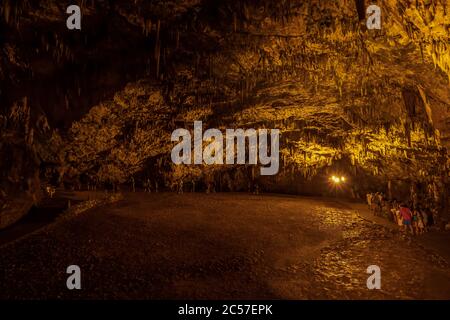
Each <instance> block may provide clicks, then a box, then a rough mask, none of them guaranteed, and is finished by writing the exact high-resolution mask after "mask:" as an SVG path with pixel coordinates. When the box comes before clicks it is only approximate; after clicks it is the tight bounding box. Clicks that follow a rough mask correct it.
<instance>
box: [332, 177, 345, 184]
mask: <svg viewBox="0 0 450 320" xmlns="http://www.w3.org/2000/svg"><path fill="white" fill-rule="evenodd" d="M330 179H331V181H333V182H334V183H336V184H337V183H341V182H345V177H344V176H341V177H340V178H339V177H337V176H331V178H330Z"/></svg>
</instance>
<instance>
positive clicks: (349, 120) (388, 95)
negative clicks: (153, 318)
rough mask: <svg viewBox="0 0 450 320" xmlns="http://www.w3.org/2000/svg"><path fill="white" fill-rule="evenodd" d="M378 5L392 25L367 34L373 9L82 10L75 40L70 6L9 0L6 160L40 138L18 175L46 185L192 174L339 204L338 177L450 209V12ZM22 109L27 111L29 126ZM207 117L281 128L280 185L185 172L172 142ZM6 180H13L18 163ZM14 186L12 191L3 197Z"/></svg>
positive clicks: (204, 169) (89, 4) (199, 170)
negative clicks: (14, 147)
mask: <svg viewBox="0 0 450 320" xmlns="http://www.w3.org/2000/svg"><path fill="white" fill-rule="evenodd" d="M373 2H374V3H377V1H373ZM378 4H379V5H380V7H381V8H382V13H383V25H382V29H381V30H367V29H366V27H365V23H364V22H365V21H364V20H365V19H363V17H362V14H361V12H363V10H362V6H363V5H364V1H353V0H352V1H350V0H347V1H338V2H335V1H325V0H310V1H292V0H291V1H287V0H283V1H277V2H273V1H263V0H246V1H207V0H204V1H200V0H190V1H187V0H186V1H163V2H160V1H141V0H136V1H134V2H130V1H106V0H103V1H102V0H98V1H95V0H93V1H81V2H80V6H81V7H82V11H83V20H82V21H83V27H82V31H80V32H73V31H69V30H67V29H66V28H65V19H66V14H65V8H66V7H67V5H68V2H67V1H52V0H45V1H44V0H41V1H26V0H22V1H11V0H5V1H3V2H2V4H1V5H0V26H1V29H0V44H1V50H0V84H1V85H0V90H1V91H0V106H1V112H2V113H1V117H2V118H1V119H2V123H3V127H2V128H3V129H2V144H1V148H2V153H5V152H7V150H8V149H7V148H8V144H7V143H5V141H7V138H6V137H7V136H8V135H9V134H14V135H17V136H20V137H21V139H24V140H30V137H29V136H30V132H31V131H32V132H33V134H32V135H33V138H32V141H31V142H30V143H29V144H28V145H27V147H25V145H22V147H20V146H19V149H20V148H22V149H23V150H28V149H29V150H33V151H32V152H28V151H27V152H25V151H24V155H23V157H22V158H23V159H24V162H23V164H22V165H19V167H20V168H22V169H14V170H16V171H17V170H19V171H21V172H22V175H23V177H24V179H25V180H26V179H27V177H35V176H36V174H35V173H34V172H36V170H37V172H38V173H39V174H38V175H39V176H40V183H41V184H45V183H50V182H51V183H53V184H63V185H66V186H68V187H70V186H77V185H80V184H86V183H95V184H100V185H105V186H106V185H112V184H116V185H119V184H129V183H130V181H131V180H130V179H131V178H132V177H135V178H136V179H137V180H139V183H140V184H142V183H143V182H145V181H147V179H150V180H152V181H155V182H156V181H159V183H160V185H161V186H165V187H167V188H169V189H176V188H177V185H178V183H179V181H180V179H183V180H184V181H196V185H197V190H201V189H203V190H204V189H206V188H208V185H211V183H213V182H214V184H216V185H221V186H222V185H223V187H220V189H223V190H236V191H243V190H245V189H247V190H248V188H249V185H255V184H258V185H260V186H261V189H262V190H264V191H266V192H286V193H301V194H317V195H319V194H321V195H330V194H332V193H333V192H334V191H333V190H331V191H330V186H329V183H328V182H329V181H328V178H329V175H330V174H333V172H339V171H343V172H344V173H345V175H346V176H348V178H349V183H348V187H346V189H345V190H342V194H343V195H347V196H352V197H358V196H359V197H362V195H364V194H365V193H366V192H368V191H375V190H382V191H385V192H387V191H388V190H387V182H388V181H391V185H392V186H394V187H393V190H391V192H393V193H394V195H393V196H397V197H400V198H406V197H407V195H408V194H409V190H408V191H405V189H408V187H409V186H410V185H411V184H414V185H426V186H431V187H430V188H431V189H437V190H438V191H437V193H438V195H437V196H436V197H438V198H439V199H438V200H436V201H438V202H439V201H440V203H445V201H448V200H445V199H447V198H448V194H446V192H447V191H446V190H448V189H449V188H448V187H449V156H448V151H447V150H448V148H449V146H450V113H449V110H450V108H449V106H450V90H449V88H450V86H449V77H450V67H449V66H450V49H449V34H450V32H449V25H450V22H449V3H448V1H442V0H439V1H428V0H427V1H424V0H420V1H397V0H389V1H383V2H378ZM30 48H32V50H30ZM24 101H26V108H25V109H27V108H28V109H29V111H26V112H25V111H20V112H25V114H28V115H27V116H22V117H19V118H20V119H19V120H17V119H16V118H17V117H16V118H14V117H15V116H14V110H15V109H17V108H18V106H22V107H20V108H23V105H24ZM20 108H19V109H20ZM27 112H28V113H27ZM13 118H14V119H16V120H13ZM195 120H202V121H203V123H204V124H205V129H206V128H208V127H218V128H278V129H280V130H281V140H280V141H281V146H280V147H281V149H280V152H281V154H280V157H281V158H280V160H281V167H280V172H279V174H278V175H277V176H276V177H258V176H257V175H255V174H254V173H252V172H254V171H255V170H254V169H251V168H247V167H244V168H236V167H233V166H231V167H227V166H225V167H220V166H200V167H177V166H174V165H173V164H171V163H170V156H169V154H170V149H171V147H172V143H171V142H170V133H171V132H172V130H174V129H175V128H178V127H183V126H185V127H186V128H190V126H191V125H192V122H193V121H195ZM14 121H16V122H17V121H19V122H20V123H21V124H20V125H16V124H14V123H15V122H14ZM26 127H29V128H31V129H25V128H26ZM27 130H28V131H27ZM27 148H28V149H27ZM32 159H33V160H32ZM30 162H32V163H33V165H29V164H28V163H30ZM342 163H344V164H342ZM25 167H26V168H34V169H33V170H34V171H33V170H32V172H27V171H26V169H25ZM1 170H2V173H3V175H4V177H7V176H8V175H9V174H10V172H14V170H13V169H11V166H10V165H8V164H6V162H5V163H3V162H2V167H1ZM256 171H258V170H256ZM6 179H7V178H6ZM229 180H230V181H234V182H235V183H234V184H235V185H233V183H230V182H223V181H229ZM4 181H6V180H4ZM211 181H213V182H211ZM350 181H351V184H350ZM185 185H186V183H185ZM186 188H187V187H186ZM217 188H219V187H217ZM250 188H251V186H250ZM430 188H429V189H430ZM21 189H22V190H23V192H26V186H24V187H22V188H21ZM12 190H13V188H12V187H11V186H10V185H8V184H7V183H6V182H5V183H3V182H2V194H4V195H3V199H6V198H8V195H11V194H13V192H12ZM340 192H341V191H340ZM431 193H433V192H428V191H427V192H424V197H425V196H427V197H432V196H433V197H435V195H434V194H433V195H431ZM36 194H37V192H36ZM35 198H37V197H36V196H35Z"/></svg>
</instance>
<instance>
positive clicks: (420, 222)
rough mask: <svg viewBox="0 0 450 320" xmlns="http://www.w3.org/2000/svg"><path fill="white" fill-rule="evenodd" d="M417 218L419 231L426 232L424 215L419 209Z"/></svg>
mask: <svg viewBox="0 0 450 320" xmlns="http://www.w3.org/2000/svg"><path fill="white" fill-rule="evenodd" d="M417 218H418V220H417V229H418V233H419V234H424V233H425V225H424V223H423V217H422V214H421V212H420V210H417Z"/></svg>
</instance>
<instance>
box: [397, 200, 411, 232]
mask: <svg viewBox="0 0 450 320" xmlns="http://www.w3.org/2000/svg"><path fill="white" fill-rule="evenodd" d="M400 214H401V216H402V219H403V225H404V229H405V231H406V232H408V230H409V231H410V232H411V234H414V231H413V229H412V225H411V219H412V214H411V210H409V208H408V207H407V206H406V205H405V204H401V205H400Z"/></svg>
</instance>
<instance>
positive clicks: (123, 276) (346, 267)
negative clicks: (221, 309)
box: [0, 193, 450, 299]
mask: <svg viewBox="0 0 450 320" xmlns="http://www.w3.org/2000/svg"><path fill="white" fill-rule="evenodd" d="M125 199H126V200H123V201H121V202H119V203H116V204H114V205H111V206H107V207H102V208H97V209H93V210H90V211H87V212H84V213H82V214H80V215H79V216H77V217H74V218H72V219H68V220H63V221H59V222H57V223H53V224H52V225H51V226H50V227H47V228H44V229H41V230H39V231H37V232H34V233H32V234H30V235H28V236H25V237H22V238H20V239H18V240H15V241H12V242H8V243H4V244H2V245H1V246H0V257H1V258H0V298H1V299H11V298H16V299H29V298H33V299H34V298H37V299H41V298H64V299H80V298H82V299H103V298H113V299H116V298H117V299H119V298H120V299H148V298H150V299H335V298H340V299H450V261H449V257H450V255H447V254H446V251H445V250H448V251H449V252H450V248H449V247H450V246H449V245H448V244H449V242H447V244H446V245H442V241H448V240H449V237H448V234H439V235H437V237H438V238H437V239H439V240H433V236H430V235H426V236H424V237H417V238H412V239H411V238H407V237H403V236H402V235H401V234H400V233H399V232H398V231H397V230H396V228H395V227H393V228H389V227H387V226H383V225H382V224H378V223H373V222H371V221H370V220H368V219H367V218H364V215H363V214H360V213H358V211H356V210H355V209H354V207H352V204H350V203H344V202H342V201H337V200H333V199H320V198H306V197H298V196H283V195H247V194H236V193H222V194H200V193H196V194H192V193H189V194H181V195H177V194H172V193H159V194H155V193H153V194H146V193H127V194H125ZM0 237H1V232H0ZM72 264H75V265H79V266H80V268H81V276H82V289H81V290H72V291H70V290H68V289H67V288H66V279H67V277H68V276H69V275H68V274H66V268H67V266H69V265H72ZM369 265H378V266H379V267H380V268H381V290H368V289H367V286H366V280H367V278H368V277H369V274H367V273H366V269H367V267H368V266H369Z"/></svg>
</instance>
